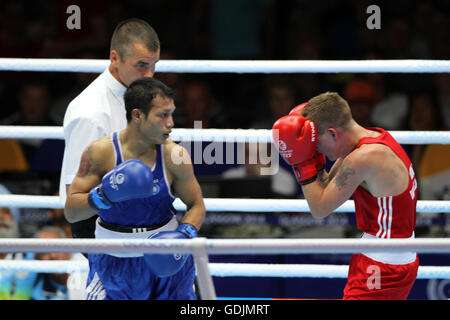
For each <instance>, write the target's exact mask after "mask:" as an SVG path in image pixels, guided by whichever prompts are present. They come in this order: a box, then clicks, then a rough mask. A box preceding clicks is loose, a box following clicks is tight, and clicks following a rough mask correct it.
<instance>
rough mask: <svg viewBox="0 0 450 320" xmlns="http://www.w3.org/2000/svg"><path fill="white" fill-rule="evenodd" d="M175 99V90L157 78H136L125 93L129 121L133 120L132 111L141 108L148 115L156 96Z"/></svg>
mask: <svg viewBox="0 0 450 320" xmlns="http://www.w3.org/2000/svg"><path fill="white" fill-rule="evenodd" d="M158 95H159V96H162V97H167V98H170V99H173V96H174V91H173V90H172V89H171V88H169V87H168V86H166V85H165V84H164V83H162V82H161V81H159V80H158V79H155V78H149V77H145V78H140V79H137V80H134V81H133V82H132V83H131V84H130V86H129V87H128V88H127V90H126V91H125V94H124V101H125V109H126V112H127V114H126V116H127V121H128V122H130V121H131V112H132V111H133V110H134V109H140V110H141V111H142V112H143V113H144V114H145V116H146V117H147V114H148V112H149V111H150V109H151V108H152V102H153V99H154V98H155V97H156V96H158Z"/></svg>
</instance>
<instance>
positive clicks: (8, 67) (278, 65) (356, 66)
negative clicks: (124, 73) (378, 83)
mask: <svg viewBox="0 0 450 320" xmlns="http://www.w3.org/2000/svg"><path fill="white" fill-rule="evenodd" d="M108 65H109V60H105V59H29V58H28V59H27V58H0V71H45V72H49V71H53V72H55V71H56V72H93V73H100V72H103V71H104V70H105V69H106V67H107V66H108ZM155 71H156V72H182V73H337V72H352V73H373V72H386V73H389V72H395V73H436V72H450V61H449V60H418V59H409V60H160V61H159V62H158V63H157V64H156V70H155Z"/></svg>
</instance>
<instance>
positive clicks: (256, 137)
mask: <svg viewBox="0 0 450 320" xmlns="http://www.w3.org/2000/svg"><path fill="white" fill-rule="evenodd" d="M389 133H390V134H391V135H392V136H393V137H394V138H395V139H396V140H397V141H398V143H400V144H450V131H390V132H389ZM0 138H5V139H6V138H14V139H28V138H32V139H64V134H63V128H62V127H50V126H43V127H32V126H0ZM170 138H171V139H172V140H174V141H187V142H189V141H201V142H260V143H262V142H272V140H273V139H272V131H271V130H268V129H187V128H175V129H173V130H172V133H171V134H170Z"/></svg>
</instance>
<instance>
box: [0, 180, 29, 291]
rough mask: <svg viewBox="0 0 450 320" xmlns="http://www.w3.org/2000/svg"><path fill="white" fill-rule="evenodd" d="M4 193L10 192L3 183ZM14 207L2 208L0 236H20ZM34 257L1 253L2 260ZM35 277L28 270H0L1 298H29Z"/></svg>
mask: <svg viewBox="0 0 450 320" xmlns="http://www.w3.org/2000/svg"><path fill="white" fill-rule="evenodd" d="M0 186H1V189H2V193H9V191H7V189H6V188H5V187H3V186H2V185H0ZM13 212H14V208H0V238H18V237H19V225H18V222H17V219H16V217H15V215H16V214H13ZM23 259H27V260H29V259H32V255H30V254H26V255H25V254H23V253H5V252H1V253H0V260H23ZM33 281H34V277H33V276H32V275H30V274H29V273H28V272H14V271H9V270H3V271H0V300H28V299H29V298H30V296H31V287H32V285H33Z"/></svg>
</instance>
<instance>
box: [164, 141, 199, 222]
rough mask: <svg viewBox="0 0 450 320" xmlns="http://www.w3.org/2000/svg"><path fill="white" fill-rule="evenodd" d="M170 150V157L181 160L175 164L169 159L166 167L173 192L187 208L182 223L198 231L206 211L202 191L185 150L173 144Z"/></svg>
mask: <svg viewBox="0 0 450 320" xmlns="http://www.w3.org/2000/svg"><path fill="white" fill-rule="evenodd" d="M170 150H171V154H172V155H175V154H176V157H178V160H182V161H176V163H175V162H174V161H173V159H170V160H169V166H168V169H169V171H170V173H171V174H172V176H173V181H172V187H173V190H174V192H175V193H176V195H177V196H178V197H179V198H180V200H181V201H183V203H184V204H185V205H186V207H187V210H186V214H185V215H184V217H183V220H182V223H189V224H192V225H193V226H194V227H196V228H197V230H199V229H200V226H201V224H202V222H203V219H204V217H205V211H206V210H205V204H204V202H203V195H202V190H201V188H200V185H199V183H198V181H197V178H196V177H195V175H194V169H193V167H192V162H191V159H190V156H189V153H188V152H187V150H186V149H185V148H183V147H182V146H179V145H177V144H175V143H173V145H171V147H170ZM166 158H171V157H166Z"/></svg>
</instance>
